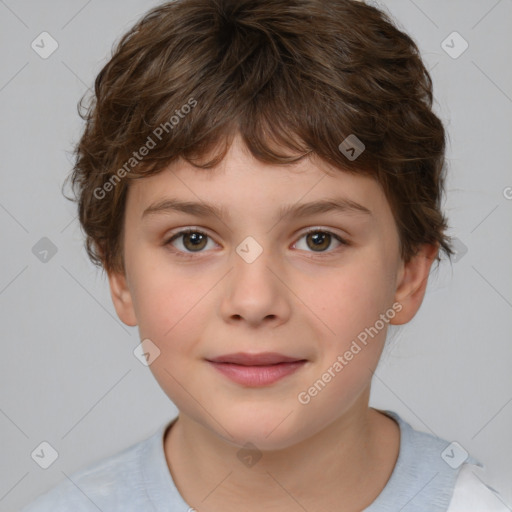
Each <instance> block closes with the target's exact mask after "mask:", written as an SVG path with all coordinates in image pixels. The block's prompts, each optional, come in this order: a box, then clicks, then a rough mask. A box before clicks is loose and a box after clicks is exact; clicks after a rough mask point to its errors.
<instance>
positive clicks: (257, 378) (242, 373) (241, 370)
mask: <svg viewBox="0 0 512 512" xmlns="http://www.w3.org/2000/svg"><path fill="white" fill-rule="evenodd" d="M209 363H210V364H211V365H212V366H213V367H215V368H216V369H217V370H218V371H219V372H221V373H222V374H224V375H225V376H226V377H227V378H228V379H231V380H232V381H234V382H237V383H238V384H242V385H244V386H250V387H259V386H267V385H269V384H273V383H274V382H277V381H278V380H281V379H283V378H284V377H286V376H288V375H291V374H292V373H294V372H296V371H297V370H298V369H299V368H301V367H302V366H303V365H304V364H305V363H306V361H294V362H292V363H278V364H272V365H268V366H243V365H240V364H233V363H214V362H211V361H209Z"/></svg>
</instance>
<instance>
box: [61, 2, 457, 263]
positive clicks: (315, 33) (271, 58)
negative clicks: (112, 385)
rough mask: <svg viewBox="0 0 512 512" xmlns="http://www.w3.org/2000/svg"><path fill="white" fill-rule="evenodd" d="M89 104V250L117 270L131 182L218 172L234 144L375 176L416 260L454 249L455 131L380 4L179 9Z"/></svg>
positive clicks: (81, 151)
mask: <svg viewBox="0 0 512 512" xmlns="http://www.w3.org/2000/svg"><path fill="white" fill-rule="evenodd" d="M84 101H85V95H84V96H83V97H82V98H81V100H80V102H79V104H78V110H79V114H80V116H81V117H82V119H83V120H84V121H85V127H84V130H83V133H82V135H81V138H80V140H79V142H78V143H77V144H76V147H75V148H74V156H75V160H74V161H75V165H74V167H73V170H72V173H71V174H70V176H68V178H67V180H68V179H71V182H72V186H73V191H74V196H75V197H74V198H73V199H72V200H73V201H76V202H77V203H78V210H79V221H80V224H81V227H82V229H83V231H84V232H85V235H86V241H85V244H86V249H87V253H88V255H89V257H90V259H91V260H92V262H93V263H95V264H97V265H99V266H103V267H104V269H105V270H107V271H110V270H115V271H120V272H124V257H123V254H122V236H123V219H124V210H125V204H126V197H127V190H128V186H129V182H130V180H131V179H141V178H144V177H145V176H150V175H152V174H155V173H158V172H160V171H162V170H163V169H164V168H165V167H167V166H168V165H169V164H170V163H171V162H173V161H174V160H176V159H178V158H183V159H185V160H186V161H187V162H189V163H190V164H192V165H194V166H197V167H201V168H205V169H207V168H211V167H213V166H215V165H217V164H218V163H219V162H220V161H221V160H222V159H223V158H224V156H225V154H226V152H227V151H228V149H229V146H230V141H232V138H233V137H234V136H235V135H236V134H239V135H241V137H242V138H243V141H244V143H245V144H246V145H247V147H248V148H249V150H250V151H251V153H252V154H253V155H254V156H255V157H256V158H257V159H259V160H260V161H262V162H265V163H274V164H276V163H277V164H286V163H293V162H295V161H298V160H299V159H301V158H303V157H304V156H305V155H307V154H310V153H314V154H315V155H317V156H319V157H320V158H321V159H323V160H324V161H326V162H328V163H329V164H331V165H333V166H334V167H335V168H336V169H339V170H340V171H343V172H353V173H361V174H364V175H367V176H371V177H373V178H374V179H376V180H377V181H378V182H379V183H380V185H381V186H382V189H383V191H384V193H385V195H386V197H387V200H388V202H389V204H390V207H391V210H392V212H393V216H394V219H395V222H396V225H397V229H398V233H399V238H400V251H401V256H402V258H403V260H404V261H409V259H410V258H411V257H412V256H413V255H414V254H415V253H416V251H417V250H418V248H419V246H420V245H421V244H424V243H429V244H437V245H438V246H439V247H440V249H441V250H443V251H444V252H445V253H446V254H447V255H448V257H449V256H450V255H451V254H452V252H453V251H452V249H451V247H450V238H449V237H448V236H447V235H446V234H445V230H446V228H447V224H446V219H445V217H444V215H443V213H442V211H441V200H442V194H443V193H444V179H445V165H444V164H445V144H446V141H445V137H446V135H445V130H444V127H443V124H442V122H441V120H440V119H439V118H438V117H437V116H436V115H435V114H434V112H433V110H432V101H433V92H432V80H431V77H430V75H429V73H428V71H427V69H426V68H425V66H424V64H423V62H422V59H421V56H420V53H419V50H418V47H417V46H416V44H415V43H414V41H413V40H412V39H411V37H410V36H408V35H407V34H405V33H404V32H403V31H401V30H400V29H399V28H397V26H396V25H395V24H394V21H393V20H392V19H391V18H390V16H389V15H387V14H386V13H384V12H382V11H381V10H379V9H377V8H375V7H373V6H370V5H367V4H365V3H363V2H360V1H356V0H236V1H235V0H175V1H171V2H167V3H164V4H162V5H159V6H157V7H155V8H153V9H151V10H150V11H148V12H147V13H146V14H145V15H144V16H143V17H142V18H141V19H140V20H139V21H137V23H136V24H135V25H134V26H133V27H132V28H131V29H130V30H129V31H128V32H127V33H125V34H124V35H123V36H122V38H121V39H120V40H119V41H118V42H117V44H116V45H114V47H113V49H112V56H111V59H110V60H109V61H108V62H107V64H106V65H105V66H104V67H103V68H102V69H101V71H100V73H99V74H98V76H97V77H96V80H95V87H94V94H93V95H92V97H91V98H90V101H89V103H88V106H84ZM354 135H355V136H356V138H357V139H355V140H359V141H362V143H363V144H364V151H363V152H362V153H361V154H360V155H359V156H358V157H357V159H350V158H347V155H346V154H344V153H343V151H341V150H340V147H341V146H340V144H341V143H342V142H343V141H344V140H345V139H346V138H347V137H349V136H352V137H353V136H354ZM208 157H210V158H208ZM67 180H66V181H67ZM68 199H70V198H68ZM437 259H438V260H439V259H440V257H439V253H438V254H437Z"/></svg>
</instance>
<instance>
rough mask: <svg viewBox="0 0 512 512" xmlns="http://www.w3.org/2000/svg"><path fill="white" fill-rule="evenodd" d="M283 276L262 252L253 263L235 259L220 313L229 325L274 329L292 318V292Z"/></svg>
mask: <svg viewBox="0 0 512 512" xmlns="http://www.w3.org/2000/svg"><path fill="white" fill-rule="evenodd" d="M284 274H285V273H284V272H283V270H282V269H281V268H279V266H278V265H277V264H276V262H275V261H274V260H273V259H272V258H271V257H270V251H268V250H267V251H265V250H263V251H262V252H261V254H259V255H258V256H257V257H256V258H255V259H254V260H253V259H252V258H245V257H244V256H243V253H242V256H240V255H239V254H238V253H236V254H234V256H233V269H232V271H231V272H230V273H229V274H228V276H227V277H226V281H225V289H224V292H223V299H222V301H221V307H220V313H221V315H222V317H223V318H224V320H225V321H226V322H229V323H235V322H236V323H241V322H245V323H246V324H247V325H249V326H250V327H257V326H258V325H260V324H261V323H263V322H266V323H272V324H273V325H274V326H277V325H279V324H282V323H284V322H286V321H287V320H288V318H289V316H290V310H291V304H290V291H289V289H288V288H287V287H286V285H285V283H284V280H283V277H285V276H284Z"/></svg>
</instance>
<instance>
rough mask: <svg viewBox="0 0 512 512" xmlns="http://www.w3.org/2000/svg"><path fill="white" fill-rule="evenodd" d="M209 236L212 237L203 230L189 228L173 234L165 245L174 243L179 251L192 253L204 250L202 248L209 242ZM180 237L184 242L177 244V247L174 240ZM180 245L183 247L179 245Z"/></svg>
mask: <svg viewBox="0 0 512 512" xmlns="http://www.w3.org/2000/svg"><path fill="white" fill-rule="evenodd" d="M209 238H210V237H209V236H208V235H207V234H206V233H203V232H202V231H197V230H193V229H188V230H185V231H180V232H179V233H176V234H175V235H173V236H172V237H171V238H170V239H169V240H168V241H167V242H165V245H172V246H173V247H174V248H176V252H177V253H185V254H187V253H188V254H190V253H194V252H203V251H202V250H203V249H204V248H205V247H206V245H207V244H208V239H209ZM179 239H182V242H181V244H177V245H178V247H177V246H176V245H175V244H174V243H173V242H174V241H179ZM179 245H181V246H182V247H183V248H181V247H179Z"/></svg>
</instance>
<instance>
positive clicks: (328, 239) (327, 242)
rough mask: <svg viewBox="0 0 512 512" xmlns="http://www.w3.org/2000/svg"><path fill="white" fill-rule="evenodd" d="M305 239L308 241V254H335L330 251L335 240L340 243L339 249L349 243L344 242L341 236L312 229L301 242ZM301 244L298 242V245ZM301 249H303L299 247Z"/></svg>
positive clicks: (303, 236)
mask: <svg viewBox="0 0 512 512" xmlns="http://www.w3.org/2000/svg"><path fill="white" fill-rule="evenodd" d="M302 239H305V241H306V244H305V246H306V249H304V250H306V251H308V252H311V251H312V252H316V253H324V252H325V253H331V252H334V250H332V251H328V250H327V249H329V247H331V245H332V242H333V240H334V241H336V242H337V243H338V247H339V246H340V245H348V243H347V242H346V241H345V240H343V238H341V237H340V236H338V235H336V234H334V233H331V232H330V231H324V230H321V229H312V230H310V231H308V232H307V233H305V234H304V235H302V237H301V240H302ZM298 243H299V242H297V244H298ZM299 249H302V248H301V247H299Z"/></svg>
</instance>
